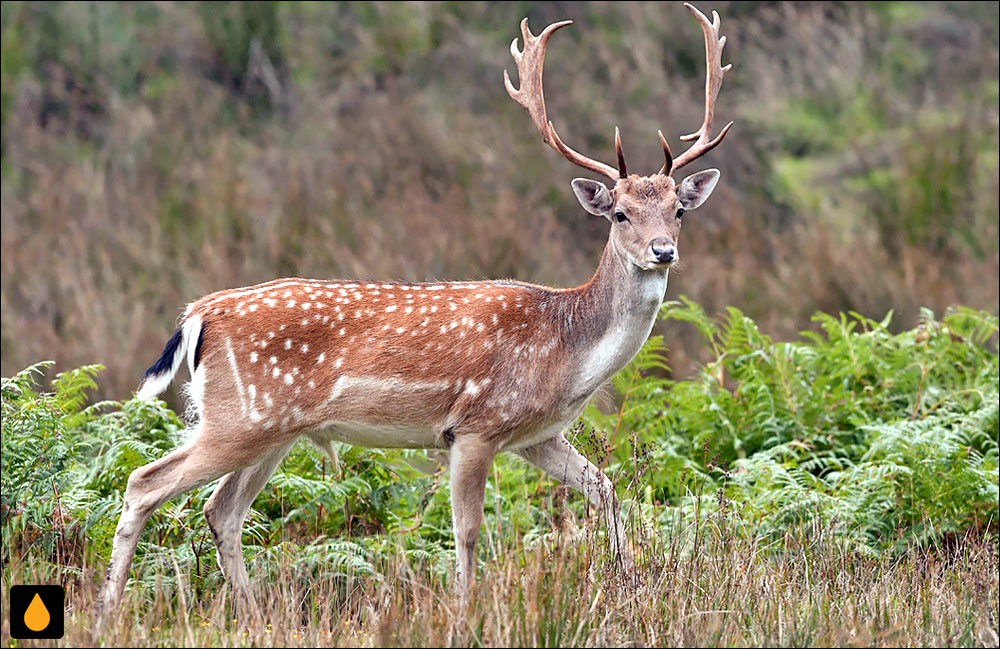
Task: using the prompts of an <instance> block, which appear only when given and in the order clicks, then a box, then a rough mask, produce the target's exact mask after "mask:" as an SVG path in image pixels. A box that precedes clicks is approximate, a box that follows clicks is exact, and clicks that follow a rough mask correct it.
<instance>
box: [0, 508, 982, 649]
mask: <svg viewBox="0 0 1000 649" xmlns="http://www.w3.org/2000/svg"><path fill="white" fill-rule="evenodd" d="M577 524H582V522H581V521H576V522H574V521H571V520H568V521H566V522H565V524H564V525H563V527H562V531H561V532H560V533H558V534H556V535H555V536H554V537H553V538H552V539H550V540H549V541H548V542H544V543H542V544H540V545H536V546H534V547H530V548H528V547H525V546H524V545H523V544H521V543H520V542H519V541H516V540H513V539H511V538H498V537H496V536H492V537H490V536H489V535H490V530H489V528H490V526H489V525H488V526H487V538H486V539H484V540H485V543H484V545H485V546H486V547H487V548H490V551H489V557H488V559H487V560H486V561H485V565H484V566H483V569H482V571H481V581H480V583H479V584H478V586H477V588H476V590H475V592H474V594H473V595H472V597H471V598H470V603H469V604H468V605H465V604H463V603H462V601H461V600H460V599H459V598H458V597H457V596H456V594H455V592H454V591H452V590H451V589H449V587H448V585H447V584H446V583H445V582H444V581H443V580H442V579H441V578H440V577H438V576H436V574H437V573H436V572H435V571H434V570H432V569H430V567H429V566H427V565H425V564H423V563H422V562H421V560H420V559H419V558H416V557H413V556H405V555H402V554H391V553H390V554H389V555H387V556H386V557H383V558H381V559H379V560H378V561H377V570H376V573H375V574H374V575H373V576H359V575H355V574H350V573H347V574H336V572H335V571H323V572H322V574H320V575H310V574H303V572H302V569H301V568H300V567H299V565H300V564H297V563H296V558H295V556H288V555H280V554H279V555H277V558H274V557H272V558H270V559H262V558H259V557H256V558H255V557H249V559H250V562H251V566H252V569H254V570H255V571H266V572H268V573H269V574H270V575H272V577H271V578H270V579H267V580H260V579H258V580H257V581H256V583H255V590H256V594H257V597H258V599H259V601H260V603H261V606H262V610H263V612H264V617H265V619H266V621H267V625H266V626H265V627H244V626H242V625H241V624H239V623H238V622H237V621H236V620H233V619H230V615H231V612H230V611H231V607H230V602H229V598H228V594H227V592H226V591H225V589H224V587H223V588H218V589H209V590H203V591H201V592H195V591H193V590H192V588H191V584H190V581H189V576H188V575H185V574H183V573H182V572H181V571H180V570H179V569H178V568H177V567H176V566H173V565H171V564H170V563H169V561H165V562H164V563H163V564H162V565H161V567H160V568H158V571H157V574H156V576H155V582H154V583H155V584H156V585H155V587H153V588H150V587H148V586H147V587H145V588H139V587H137V586H135V585H134V584H133V585H131V586H130V588H129V589H128V590H127V591H126V597H125V600H124V604H123V609H122V615H121V619H120V621H119V623H118V624H117V625H114V626H112V627H111V628H110V629H109V630H108V631H107V632H106V633H104V634H102V635H101V636H100V637H99V642H100V643H101V645H103V646H123V645H128V646H165V647H174V646H176V647H194V646H220V647H228V646H268V647H270V646H291V647H309V646H345V647H378V646H449V647H450V646H455V647H478V646H505V647H517V646H595V647H607V646H622V645H628V646H762V647H768V646H771V647H774V646H878V647H882V646H894V647H900V646H903V647H908V646H913V647H928V646H996V644H997V642H998V635H997V622H998V619H997V607H998V604H1000V599H998V597H1000V588H998V583H997V570H998V561H997V559H998V553H997V545H996V542H995V541H996V539H995V538H993V539H975V538H954V539H951V541H952V542H950V543H949V544H947V545H946V546H940V547H935V548H931V549H929V550H914V551H912V552H910V553H909V554H907V555H905V556H902V557H897V558H895V559H891V560H890V559H868V558H862V557H859V556H858V555H855V554H851V553H848V552H844V551H841V550H838V549H837V547H836V544H834V543H830V542H829V540H828V539H827V538H826V536H825V535H824V534H823V533H821V532H820V533H817V530H810V531H809V533H808V534H806V535H804V537H805V538H810V539H812V541H810V542H808V543H805V544H803V543H801V542H799V540H797V539H796V538H794V537H793V536H789V537H788V538H786V539H783V541H782V542H783V544H784V545H785V546H786V547H787V548H788V549H787V550H786V551H784V552H777V551H776V550H775V548H773V547H765V546H762V545H759V544H758V543H756V542H753V541H748V540H745V539H744V538H742V537H741V536H739V535H737V534H734V533H733V530H732V529H731V525H732V524H733V520H727V519H726V518H725V516H722V517H719V516H712V517H707V518H702V519H699V521H698V522H696V523H694V524H692V525H690V526H689V527H684V528H680V527H678V528H676V529H674V530H672V531H671V534H670V536H669V537H661V538H646V539H644V540H642V541H641V542H640V546H641V550H640V566H639V570H638V573H637V577H638V581H637V582H636V583H632V582H624V581H623V580H622V579H621V578H620V576H619V574H618V573H617V572H615V571H614V570H612V569H611V568H610V567H609V564H608V563H607V562H606V560H605V556H604V554H603V546H602V544H600V543H599V542H598V541H597V539H596V537H595V536H594V535H593V532H592V531H588V530H592V526H590V525H589V524H588V525H584V526H583V527H584V529H580V528H578V527H576V525H577ZM268 562H270V563H272V564H275V565H270V566H265V565H264V564H266V563H268ZM54 570H57V567H55V566H53V564H50V563H44V562H39V561H29V562H26V563H23V564H19V565H17V566H12V567H11V569H10V570H9V572H8V571H7V570H5V571H4V572H3V577H4V583H3V584H2V586H3V588H4V590H5V591H6V589H7V587H8V585H9V584H8V583H7V580H8V579H10V580H11V583H44V582H47V581H60V580H62V581H65V577H60V576H59V575H58V574H56V572H53V571H54ZM258 574H259V573H258ZM144 578H145V579H144V583H146V584H149V583H150V580H149V579H148V578H149V575H144ZM69 583H70V586H69V588H68V592H67V602H68V608H69V613H68V618H67V626H66V629H67V632H66V636H65V637H64V638H63V639H62V640H60V641H49V642H43V641H36V642H32V643H24V646H28V645H29V644H30V646H91V644H90V643H91V628H92V627H91V625H92V622H93V610H94V603H95V597H96V592H97V587H98V585H99V575H98V574H95V571H94V570H93V569H92V567H86V568H84V569H83V571H82V572H81V573H80V574H79V576H78V578H77V579H71V580H69ZM3 615H4V618H3V619H4V626H3V630H2V634H0V641H2V642H3V643H4V644H5V645H7V644H8V643H10V642H11V641H10V638H9V635H8V634H9V630H8V628H7V626H6V621H7V615H8V610H7V603H6V601H5V602H4V611H3ZM11 646H13V645H11ZM19 646H20V644H19Z"/></svg>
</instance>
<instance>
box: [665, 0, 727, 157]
mask: <svg viewBox="0 0 1000 649" xmlns="http://www.w3.org/2000/svg"><path fill="white" fill-rule="evenodd" d="M684 6H685V7H687V8H688V11H690V12H691V13H692V14H693V15H694V17H695V19H697V21H698V23H699V24H700V25H701V29H702V31H703V32H705V60H706V62H707V70H706V71H705V121H704V122H702V124H701V128H700V129H698V130H697V131H695V132H694V133H691V134H690V135H682V136H681V140H682V141H684V142H687V141H690V140H695V143H694V144H692V145H691V148H690V149H688V150H687V151H685V152H684V153H682V154H680V156H678V157H677V158H676V159H673V157H672V156H671V155H670V147H669V146H668V145H667V141H666V140H665V139H664V138H663V136H662V134H661V135H660V141H661V143H662V144H663V153H664V156H665V157H666V162H665V163H664V165H663V168H662V169H660V173H663V174H667V175H668V176H669V175H670V174H672V173H673V172H674V171H676V170H678V169H680V168H681V167H683V166H684V165H686V164H688V163H689V162H691V161H693V160H695V159H696V158H700V157H701V156H703V155H705V154H706V153H708V152H709V151H711V150H712V149H714V148H715V147H716V146H718V144H719V142H722V138H724V137H726V133H728V132H729V127H731V126H732V125H733V123H732V122H729V123H728V124H726V126H725V128H723V129H722V130H721V131H720V132H719V134H718V135H717V136H716V137H715V139H712V118H713V117H714V115H715V100H716V98H718V96H719V89H720V88H722V77H723V75H724V74H725V73H726V72H728V71H729V69H730V68H731V67H733V66H732V64H729V65H727V66H726V67H722V50H723V48H724V47H725V46H726V37H725V36H719V27H720V25H721V24H722V21H721V20H720V19H719V14H718V13H717V12H715V11H713V12H712V22H709V21H708V18H707V17H705V14H703V13H701V12H700V11H698V10H697V9H696V8H695V7H694V6H692V5H690V4H688V3H684Z"/></svg>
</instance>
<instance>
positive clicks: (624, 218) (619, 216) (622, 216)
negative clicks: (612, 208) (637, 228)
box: [615, 210, 628, 223]
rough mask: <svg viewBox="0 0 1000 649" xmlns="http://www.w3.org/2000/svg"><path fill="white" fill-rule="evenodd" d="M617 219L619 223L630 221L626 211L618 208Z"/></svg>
mask: <svg viewBox="0 0 1000 649" xmlns="http://www.w3.org/2000/svg"><path fill="white" fill-rule="evenodd" d="M615 220H616V221H618V222H619V223H624V222H625V221H628V217H627V216H625V212H622V211H621V210H618V211H617V212H615Z"/></svg>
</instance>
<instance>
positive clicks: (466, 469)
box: [450, 435, 496, 597]
mask: <svg viewBox="0 0 1000 649" xmlns="http://www.w3.org/2000/svg"><path fill="white" fill-rule="evenodd" d="M495 454H496V450H495V448H494V447H493V446H492V445H491V444H489V443H487V442H484V441H482V440H481V439H479V438H478V437H474V436H472V435H456V437H455V443H454V444H453V445H452V447H451V454H450V455H451V458H450V464H451V519H452V526H453V528H454V532H455V554H456V555H457V559H458V574H457V578H458V588H459V592H460V593H461V594H462V596H463V597H466V596H468V594H469V587H470V586H471V585H472V583H473V582H474V581H475V576H476V541H477V540H478V539H479V526H480V525H481V524H482V522H483V497H484V495H485V492H486V478H487V476H488V475H489V472H490V464H491V463H492V462H493V456H494V455H495Z"/></svg>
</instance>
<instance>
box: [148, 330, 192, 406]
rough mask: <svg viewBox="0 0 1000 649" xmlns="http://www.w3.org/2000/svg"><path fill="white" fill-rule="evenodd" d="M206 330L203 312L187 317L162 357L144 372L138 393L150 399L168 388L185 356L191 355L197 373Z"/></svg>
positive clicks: (165, 347)
mask: <svg viewBox="0 0 1000 649" xmlns="http://www.w3.org/2000/svg"><path fill="white" fill-rule="evenodd" d="M203 333H204V328H203V326H202V321H201V316H198V315H193V316H190V317H186V318H185V319H184V321H183V322H182V323H181V325H180V326H179V327H177V330H176V331H174V335H173V336H171V337H170V340H168V341H167V344H166V345H165V346H164V347H163V353H162V354H160V358H158V359H157V360H156V362H155V363H153V364H152V365H151V366H150V367H149V369H148V370H146V373H145V374H143V375H142V384H141V385H140V386H139V390H138V392H136V397H138V398H139V399H144V400H148V399H152V398H153V397H155V396H157V395H159V394H160V393H162V392H163V391H164V390H166V389H167V386H168V385H170V382H171V381H172V380H173V378H174V375H175V374H177V370H179V369H180V367H181V363H182V362H183V360H184V357H185V356H187V358H188V367H189V369H190V370H191V374H192V375H194V371H195V369H197V367H198V360H199V358H198V357H199V356H201V354H200V352H201V343H202V336H203Z"/></svg>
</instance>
